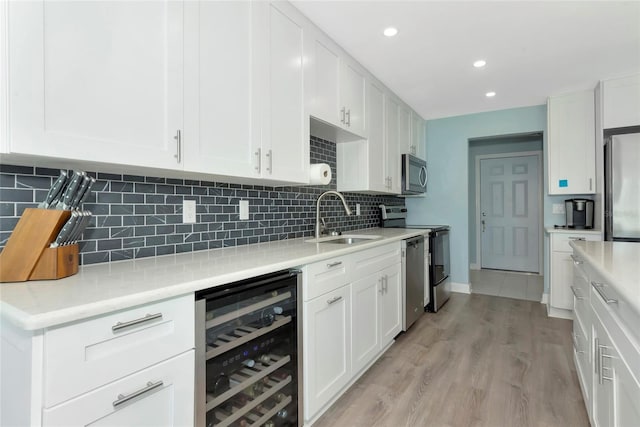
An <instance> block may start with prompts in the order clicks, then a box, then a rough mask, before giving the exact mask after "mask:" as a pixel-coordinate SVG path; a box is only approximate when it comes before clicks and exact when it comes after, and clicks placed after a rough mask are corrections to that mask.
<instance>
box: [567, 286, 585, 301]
mask: <svg viewBox="0 0 640 427" xmlns="http://www.w3.org/2000/svg"><path fill="white" fill-rule="evenodd" d="M570 288H571V292H573V296H574V297H576V299H584V297H581V296H580V295H578V290H577V289H576V288H574V287H573V286H570Z"/></svg>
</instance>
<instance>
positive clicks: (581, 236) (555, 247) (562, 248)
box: [551, 231, 601, 252]
mask: <svg viewBox="0 0 640 427" xmlns="http://www.w3.org/2000/svg"><path fill="white" fill-rule="evenodd" d="M574 240H590V241H594V242H596V241H599V240H601V239H600V235H599V234H590V233H581V232H580V231H576V232H575V233H571V234H569V233H552V234H551V250H552V251H554V252H573V248H572V247H571V246H569V243H571V242H572V241H574Z"/></svg>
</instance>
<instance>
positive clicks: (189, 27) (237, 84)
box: [184, 1, 261, 177]
mask: <svg viewBox="0 0 640 427" xmlns="http://www.w3.org/2000/svg"><path fill="white" fill-rule="evenodd" d="M255 15H256V13H255V10H254V8H253V3H251V2H249V1H237V2H212V1H198V2H187V3H185V24H186V25H185V135H184V136H185V139H186V141H185V146H184V160H185V169H187V170H190V171H197V172H203V173H211V172H212V171H215V173H216V174H219V175H225V176H245V177H251V176H255V177H259V176H260V168H259V165H260V158H259V155H260V154H261V152H260V148H261V147H260V120H259V119H260V109H259V108H257V107H253V106H254V105H256V102H257V101H259V98H258V96H257V94H256V91H257V87H258V86H257V84H256V74H257V73H256V72H255V70H254V67H253V62H254V58H253V55H254V49H253V46H254V42H253V40H252V37H257V36H258V35H257V34H255V32H254V31H252V28H253V24H254V23H255V21H256V16H255Z"/></svg>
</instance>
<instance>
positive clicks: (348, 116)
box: [345, 109, 351, 127]
mask: <svg viewBox="0 0 640 427" xmlns="http://www.w3.org/2000/svg"><path fill="white" fill-rule="evenodd" d="M345 115H346V117H347V123H346V125H347V126H349V127H351V110H350V109H349V110H347V112H346V114H345Z"/></svg>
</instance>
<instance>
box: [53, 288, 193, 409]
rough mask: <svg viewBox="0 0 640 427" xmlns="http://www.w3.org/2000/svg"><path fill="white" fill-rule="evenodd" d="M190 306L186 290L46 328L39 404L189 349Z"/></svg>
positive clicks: (72, 395)
mask: <svg viewBox="0 0 640 427" xmlns="http://www.w3.org/2000/svg"><path fill="white" fill-rule="evenodd" d="M193 311H194V300H193V295H185V296H182V297H179V298H174V299H171V300H166V301H161V302H158V303H154V304H149V305H145V306H141V307H136V308H132V309H127V310H122V311H119V312H116V313H111V314H108V315H105V316H100V317H97V318H94V319H91V320H87V321H84V322H78V323H74V324H71V325H67V326H62V327H59V328H55V329H51V330H48V331H46V332H45V334H44V360H45V363H44V379H45V381H44V382H45V387H44V406H45V407H47V408H48V407H51V406H53V405H56V404H58V403H60V402H63V401H65V400H68V399H70V398H72V397H74V396H77V395H79V394H82V393H85V392H87V391H89V390H93V389H95V388H97V387H100V386H102V385H104V384H106V383H109V382H111V381H114V380H117V379H119V378H122V377H125V376H127V375H129V374H131V373H133V372H136V371H139V370H141V369H144V368H146V367H148V366H151V365H153V364H155V363H158V362H160V361H162V360H166V359H169V358H170V357H172V356H175V355H176V354H180V353H182V352H184V351H187V350H189V349H192V348H194V314H193Z"/></svg>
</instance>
